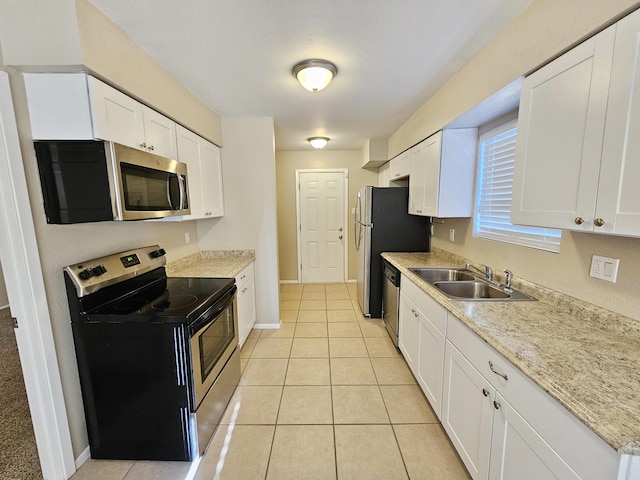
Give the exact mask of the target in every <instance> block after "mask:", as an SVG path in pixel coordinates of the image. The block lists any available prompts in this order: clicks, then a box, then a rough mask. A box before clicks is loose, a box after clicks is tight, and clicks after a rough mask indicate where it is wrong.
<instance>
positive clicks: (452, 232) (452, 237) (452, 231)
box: [449, 228, 456, 242]
mask: <svg viewBox="0 0 640 480" xmlns="http://www.w3.org/2000/svg"><path fill="white" fill-rule="evenodd" d="M455 240H456V229H455V228H450V229H449V241H450V242H455Z"/></svg>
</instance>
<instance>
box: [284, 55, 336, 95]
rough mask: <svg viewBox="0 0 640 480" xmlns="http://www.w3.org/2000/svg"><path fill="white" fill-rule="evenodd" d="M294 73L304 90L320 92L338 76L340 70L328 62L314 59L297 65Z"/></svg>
mask: <svg viewBox="0 0 640 480" xmlns="http://www.w3.org/2000/svg"><path fill="white" fill-rule="evenodd" d="M292 73H293V76H294V77H296V78H297V79H298V81H299V82H300V85H302V86H303V87H304V88H306V89H307V90H309V91H310V92H319V91H320V90H322V89H323V88H325V87H326V86H327V85H329V82H330V81H331V79H333V77H335V76H336V75H337V74H338V68H337V67H336V66H335V65H334V64H333V63H331V62H328V61H327V60H321V59H318V58H312V59H309V60H303V61H302V62H300V63H298V64H296V65H295V66H294V67H293V72H292Z"/></svg>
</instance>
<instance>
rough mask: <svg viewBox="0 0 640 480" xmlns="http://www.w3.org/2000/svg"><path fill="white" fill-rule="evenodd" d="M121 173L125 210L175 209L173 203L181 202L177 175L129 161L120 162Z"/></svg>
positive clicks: (152, 210)
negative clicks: (129, 162) (132, 163)
mask: <svg viewBox="0 0 640 480" xmlns="http://www.w3.org/2000/svg"><path fill="white" fill-rule="evenodd" d="M120 173H121V176H122V192H123V195H124V204H125V210H129V211H141V212H147V211H149V212H154V211H160V210H173V209H174V206H173V205H176V204H178V203H179V188H180V186H179V183H178V181H177V179H176V178H175V177H176V175H172V174H170V173H168V172H163V171H162V170H154V169H151V168H145V167H140V166H137V165H131V164H128V163H121V164H120ZM172 177H173V178H172Z"/></svg>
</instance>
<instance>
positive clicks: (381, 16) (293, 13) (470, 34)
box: [90, 0, 530, 150]
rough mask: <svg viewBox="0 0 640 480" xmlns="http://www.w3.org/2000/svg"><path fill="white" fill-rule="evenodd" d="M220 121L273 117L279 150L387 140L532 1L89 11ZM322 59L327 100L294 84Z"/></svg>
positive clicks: (160, 3)
mask: <svg viewBox="0 0 640 480" xmlns="http://www.w3.org/2000/svg"><path fill="white" fill-rule="evenodd" d="M90 1H91V3H93V4H94V5H95V6H96V7H97V8H98V9H99V10H101V11H102V12H103V13H104V14H105V15H106V16H107V17H109V18H110V19H111V20H112V21H113V22H114V23H115V24H117V25H118V26H119V27H120V28H122V30H124V31H125V32H126V33H127V35H128V36H129V37H131V38H132V39H133V40H134V41H135V42H136V43H138V44H139V45H140V46H141V47H142V48H143V49H144V50H145V51H146V52H148V53H149V54H150V55H151V56H152V57H153V58H155V59H156V61H158V62H159V63H160V64H161V65H163V66H164V67H165V68H166V69H167V70H168V71H170V72H171V73H172V74H173V75H174V76H175V77H176V78H177V79H178V80H179V81H180V82H181V83H183V84H184V85H185V86H186V87H187V88H188V89H189V90H191V91H192V92H193V93H194V94H195V95H196V96H197V97H198V98H200V99H201V100H202V101H203V102H204V103H206V104H207V105H209V106H210V107H211V108H212V109H213V110H214V111H215V112H217V113H218V114H219V115H220V116H221V117H239V116H270V117H273V118H274V119H275V126H276V149H277V150H308V149H310V148H311V147H310V146H309V145H308V143H307V142H306V139H307V138H308V137H311V136H314V135H322V136H327V137H330V138H331V141H330V142H329V145H328V147H327V148H329V149H333V150H338V149H360V148H362V147H363V145H364V143H365V142H366V140H367V139H368V138H386V137H388V136H389V135H390V134H392V133H393V132H394V131H395V130H397V129H398V127H400V125H402V124H403V123H404V122H405V121H406V120H407V119H408V118H409V117H410V116H411V115H412V114H413V113H414V112H415V111H416V110H417V109H418V107H420V106H421V105H422V104H423V103H424V102H425V101H426V100H427V99H428V98H429V97H430V96H431V95H433V94H434V93H435V92H436V91H437V90H438V89H439V88H440V87H441V86H442V85H443V84H444V83H445V82H446V81H447V80H449V79H450V78H451V77H452V76H453V75H455V73H456V72H457V71H458V70H459V69H460V68H461V67H462V66H463V65H464V64H465V63H466V62H468V61H469V60H470V59H471V58H473V56H474V55H475V54H476V53H477V52H478V51H479V50H480V49H481V48H482V47H483V46H484V45H485V44H486V43H487V42H488V41H489V40H491V39H492V38H493V37H494V36H495V35H496V34H497V33H498V32H499V31H500V30H501V29H502V28H503V27H504V26H505V25H506V24H507V23H508V22H509V21H510V20H511V19H512V18H514V17H515V16H517V15H518V14H519V13H521V12H522V11H523V10H524V9H525V8H526V7H527V5H528V4H529V3H530V0H483V1H478V0H396V1H390V0H366V1H365V0H324V1H316V2H313V1H309V0H235V1H234V0H190V1H188V2H178V1H176V0H138V1H131V0H90ZM307 58H324V59H327V60H330V61H332V62H333V63H335V64H336V65H337V67H338V75H337V76H336V77H335V79H334V80H333V82H332V83H331V84H330V85H329V86H328V87H327V88H326V89H325V90H323V91H321V92H318V93H311V92H308V91H307V90H304V89H303V88H302V87H301V86H300V85H299V84H298V83H297V80H296V79H295V78H294V77H293V75H292V74H291V69H292V67H293V65H295V64H296V63H298V62H299V61H301V60H304V59H307Z"/></svg>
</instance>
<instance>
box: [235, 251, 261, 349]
mask: <svg viewBox="0 0 640 480" xmlns="http://www.w3.org/2000/svg"><path fill="white" fill-rule="evenodd" d="M236 284H237V285H238V337H239V345H240V346H241V347H242V345H243V344H244V342H245V340H246V339H247V337H248V336H249V334H250V333H251V329H252V328H253V325H254V324H255V323H256V301H255V286H254V274H253V263H251V264H250V265H249V266H247V267H245V268H244V269H243V270H242V271H241V272H240V273H239V274H238V275H237V276H236Z"/></svg>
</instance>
